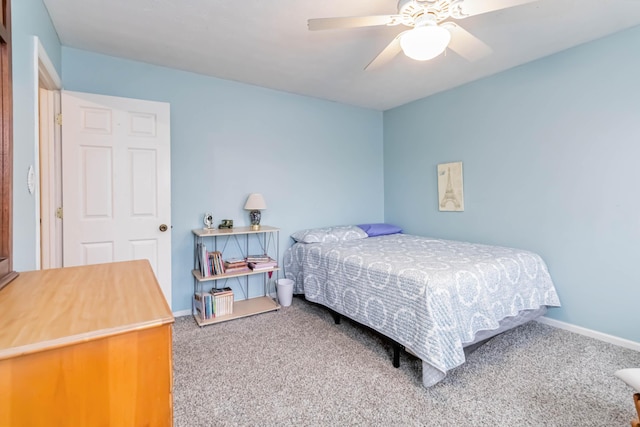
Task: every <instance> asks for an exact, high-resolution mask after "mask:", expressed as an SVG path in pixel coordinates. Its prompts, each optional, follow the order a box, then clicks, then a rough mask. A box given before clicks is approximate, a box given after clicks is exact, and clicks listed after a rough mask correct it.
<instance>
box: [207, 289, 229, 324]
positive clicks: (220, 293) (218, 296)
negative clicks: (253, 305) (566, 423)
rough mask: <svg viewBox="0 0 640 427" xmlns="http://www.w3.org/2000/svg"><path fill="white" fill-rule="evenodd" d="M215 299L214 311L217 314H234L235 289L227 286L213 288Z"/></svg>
mask: <svg viewBox="0 0 640 427" xmlns="http://www.w3.org/2000/svg"><path fill="white" fill-rule="evenodd" d="M211 297H212V300H213V312H214V315H215V316H216V317H217V316H226V315H229V314H233V290H231V288H229V287H226V288H222V289H217V288H213V289H211Z"/></svg>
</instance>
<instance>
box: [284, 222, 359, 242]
mask: <svg viewBox="0 0 640 427" xmlns="http://www.w3.org/2000/svg"><path fill="white" fill-rule="evenodd" d="M365 237H369V236H368V235H367V233H366V232H365V231H364V230H363V229H362V228H360V227H358V226H357V225H338V226H335V227H324V228H309V229H306V230H300V231H296V232H295V233H293V234H292V235H291V238H292V239H293V240H295V241H296V242H299V243H327V242H345V241H347V240H355V239H364V238H365Z"/></svg>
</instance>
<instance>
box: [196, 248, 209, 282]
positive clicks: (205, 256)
mask: <svg viewBox="0 0 640 427" xmlns="http://www.w3.org/2000/svg"><path fill="white" fill-rule="evenodd" d="M196 260H197V268H198V270H199V271H200V275H201V276H202V277H209V276H211V274H212V271H211V264H210V263H209V253H208V252H207V246H206V245H205V244H204V243H198V244H197V245H196Z"/></svg>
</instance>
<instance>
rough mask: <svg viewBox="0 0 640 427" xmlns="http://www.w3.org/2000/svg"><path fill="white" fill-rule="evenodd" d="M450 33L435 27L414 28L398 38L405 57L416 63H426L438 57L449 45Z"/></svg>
mask: <svg viewBox="0 0 640 427" xmlns="http://www.w3.org/2000/svg"><path fill="white" fill-rule="evenodd" d="M450 41H451V33H450V32H449V31H448V30H447V29H445V28H442V27H438V26H437V25H427V26H424V27H416V28H414V29H413V30H411V31H407V32H406V33H404V34H403V35H402V37H401V38H400V47H401V48H402V51H403V52H404V54H405V55H407V56H408V57H409V58H411V59H415V60H417V61H426V60H428V59H433V58H435V57H436V56H438V55H440V54H441V53H442V52H444V50H445V49H446V48H447V46H448V45H449V42H450Z"/></svg>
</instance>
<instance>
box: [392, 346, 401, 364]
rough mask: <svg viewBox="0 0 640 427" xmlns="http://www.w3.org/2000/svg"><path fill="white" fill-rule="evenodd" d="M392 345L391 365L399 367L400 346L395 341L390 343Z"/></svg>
mask: <svg viewBox="0 0 640 427" xmlns="http://www.w3.org/2000/svg"><path fill="white" fill-rule="evenodd" d="M392 346H393V367H394V368H399V367H400V351H401V350H402V346H401V345H400V344H398V343H397V342H395V341H394V342H393V343H392Z"/></svg>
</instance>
